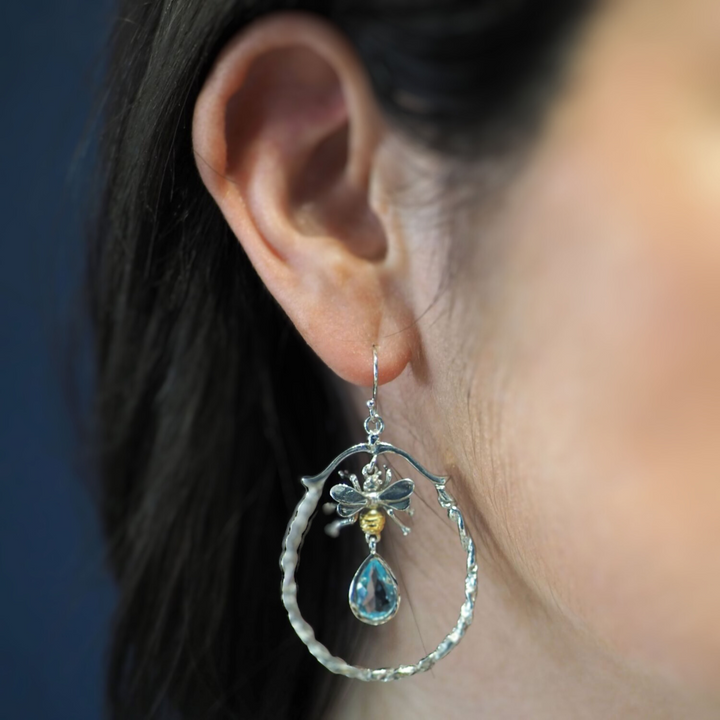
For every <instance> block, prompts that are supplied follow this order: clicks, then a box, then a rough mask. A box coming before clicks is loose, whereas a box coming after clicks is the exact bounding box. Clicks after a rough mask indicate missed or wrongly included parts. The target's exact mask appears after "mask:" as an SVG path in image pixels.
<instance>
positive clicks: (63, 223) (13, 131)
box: [0, 0, 114, 720]
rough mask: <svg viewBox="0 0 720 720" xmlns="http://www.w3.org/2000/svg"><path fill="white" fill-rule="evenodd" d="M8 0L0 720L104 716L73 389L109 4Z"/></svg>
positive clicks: (103, 610) (104, 607)
mask: <svg viewBox="0 0 720 720" xmlns="http://www.w3.org/2000/svg"><path fill="white" fill-rule="evenodd" d="M2 5H3V7H2V8H1V9H0V27H2V28H3V42H2V44H0V81H1V82H0V88H1V94H0V111H1V112H0V178H1V180H2V187H1V190H0V217H2V221H3V222H2V226H3V230H2V234H1V235H0V237H1V238H2V245H1V248H2V258H1V259H0V410H1V411H2V412H1V413H0V720H16V719H17V720H36V719H37V720H60V719H61V718H62V719H63V720H85V719H86V718H100V717H101V716H102V682H103V675H104V653H105V647H106V641H107V633H108V621H109V618H110V613H111V611H112V607H113V600H114V597H113V587H112V584H111V581H110V580H109V578H108V576H107V574H106V573H105V571H104V569H103V552H104V549H103V546H102V542H101V539H100V534H99V529H98V522H97V519H96V516H95V511H94V508H93V505H92V503H91V500H90V496H89V494H88V492H87V490H86V489H85V486H84V485H83V481H82V479H81V472H80V471H79V469H78V467H79V460H81V459H82V456H83V450H82V446H79V445H78V442H77V437H76V434H75V431H74V427H75V426H74V423H73V419H72V417H73V416H72V413H71V412H70V408H69V406H68V402H67V398H66V394H65V392H64V390H63V387H64V383H65V382H66V379H65V375H64V374H65V366H66V365H67V347H68V345H70V346H72V345H76V344H77V340H76V339H75V338H74V337H73V335H72V326H73V323H72V319H73V316H74V313H75V312H76V308H75V306H74V304H73V303H74V302H77V300H76V296H75V295H74V294H73V293H75V292H76V291H77V287H78V283H79V282H80V278H79V268H80V259H81V256H82V249H83V236H82V231H83V201H84V198H85V195H84V191H83V184H84V183H85V179H84V178H85V173H86V165H87V161H88V157H89V156H90V155H91V154H92V142H90V143H88V141H87V136H88V132H89V128H88V123H89V121H90V117H91V106H92V103H93V102H94V99H95V98H94V97H93V95H94V92H95V91H94V88H95V86H96V78H97V75H98V69H99V64H98V61H99V59H100V58H101V54H102V51H103V46H104V44H105V38H106V37H107V24H108V18H109V11H108V3H107V1H106V0H105V1H101V0H93V1H91V0H37V1H36V2H34V3H22V2H15V3H3V4H2ZM72 362H74V363H75V367H78V366H82V363H80V365H78V363H77V361H76V360H72ZM87 382H88V376H87V373H86V374H85V377H84V379H82V383H81V389H82V386H83V384H84V385H85V386H87ZM86 394H87V393H86Z"/></svg>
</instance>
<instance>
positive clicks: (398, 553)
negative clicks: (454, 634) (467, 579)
mask: <svg viewBox="0 0 720 720" xmlns="http://www.w3.org/2000/svg"><path fill="white" fill-rule="evenodd" d="M398 465H399V463H398ZM398 477H401V475H400V474H399V473H398ZM455 482H456V481H455ZM452 483H453V481H451V482H450V483H448V490H449V491H450V492H451V493H454V492H455V490H456V487H455V486H454V485H453V484H452ZM413 505H414V507H415V515H414V517H413V518H412V520H411V524H412V526H413V528H414V529H413V531H412V533H411V534H410V535H408V536H407V537H403V536H402V535H401V533H400V532H399V531H398V528H396V527H393V524H392V523H388V524H387V526H386V528H385V530H384V531H383V535H382V540H381V543H380V544H379V545H378V552H379V553H380V555H382V556H383V557H384V558H385V560H386V561H387V562H388V563H389V565H390V567H391V568H392V569H393V571H394V573H395V575H396V576H397V578H398V580H399V585H400V593H401V597H402V600H401V607H400V611H399V612H398V614H397V615H396V616H395V617H394V618H393V619H392V620H390V621H389V622H388V623H387V624H385V625H382V626H379V627H366V628H363V639H364V641H365V643H364V649H363V651H362V654H361V656H360V657H358V658H352V659H351V660H352V661H353V662H355V663H357V664H359V665H364V666H368V667H387V666H390V665H399V664H410V663H415V662H417V661H418V660H419V659H420V658H421V657H423V656H424V655H426V654H427V653H428V652H430V651H431V650H433V649H434V648H435V647H436V646H437V644H438V643H439V642H440V641H441V640H442V639H443V638H444V637H445V635H446V634H447V633H448V632H449V631H450V630H451V628H452V627H453V626H454V625H455V623H456V621H457V617H458V612H459V610H460V606H461V605H462V602H463V597H464V596H463V583H464V576H465V554H464V551H463V549H462V547H461V545H460V542H459V539H458V535H457V529H456V527H455V526H454V524H453V523H451V522H450V521H449V520H448V518H447V516H446V515H445V513H444V511H443V510H442V509H441V508H440V507H439V505H438V504H437V499H436V494H435V491H434V489H433V487H432V486H431V483H430V482H429V481H425V480H421V481H419V482H416V495H415V496H414V498H413ZM466 519H467V515H466ZM469 529H470V531H471V533H472V535H473V537H474V539H475V542H476V546H477V549H478V564H479V568H480V571H479V583H478V594H477V601H476V605H475V615H474V622H473V624H472V625H471V626H470V628H469V629H468V631H467V634H466V636H465V637H464V638H463V640H462V641H461V642H460V644H459V645H458V646H457V647H456V648H455V649H454V650H453V651H452V652H451V653H450V654H449V655H448V656H446V657H445V658H444V659H443V660H441V661H440V662H439V663H438V664H437V665H435V666H434V667H433V668H432V669H431V670H430V671H428V672H425V673H420V674H418V675H415V676H413V677H410V678H406V679H402V680H399V681H394V682H389V683H363V682H360V681H344V682H343V683H342V685H341V687H342V690H341V692H340V694H339V696H338V698H337V701H336V703H335V705H334V707H333V708H332V709H331V712H330V713H329V714H328V716H327V720H361V719H362V720H368V719H369V718H380V717H393V718H394V719H395V720H405V719H406V718H407V719H408V720H409V719H410V718H413V720H423V719H424V718H433V719H435V718H443V720H456V719H457V720H460V719H462V720H467V719H468V718H473V719H477V720H484V719H485V718H487V719H488V720H490V719H492V720H518V718H533V720H545V719H546V718H547V720H566V719H567V720H577V718H581V717H582V718H588V719H592V720H594V719H595V718H597V719H598V720H600V719H602V720H605V719H606V718H608V717H613V718H633V719H638V720H655V719H656V718H657V719H658V720H660V719H661V718H662V720H675V719H677V720H681V719H682V720H706V719H707V720H710V719H711V718H715V719H716V718H717V717H718V708H717V706H715V707H712V708H711V707H705V706H703V705H701V703H700V702H699V701H697V700H695V699H693V698H692V697H690V696H688V695H685V694H683V693H682V692H680V691H679V690H678V689H676V688H673V687H672V686H671V685H670V684H669V683H668V682H662V681H661V680H659V679H658V678H651V677H648V676H643V675H642V673H641V672H640V671H638V670H637V669H631V668H628V667H627V666H624V665H623V664H622V663H621V662H620V660H618V659H617V658H614V657H613V656H612V654H611V653H610V652H609V651H608V650H607V649H605V648H602V647H600V646H599V644H598V643H597V642H596V641H593V639H592V638H591V637H590V636H589V635H588V634H587V633H584V632H583V630H582V628H579V627H575V626H574V625H573V623H572V620H571V619H569V618H567V616H566V614H564V613H563V612H562V611H561V609H559V608H554V607H548V606H547V605H546V604H543V603H542V602H540V600H539V599H538V598H537V596H536V595H535V594H534V593H533V591H532V589H531V588H529V587H528V586H527V585H526V584H525V583H524V582H523V581H522V580H521V579H520V578H519V577H517V576H516V575H514V574H513V573H512V572H511V570H509V569H508V565H507V563H502V562H500V561H499V560H498V557H497V553H490V552H489V551H488V549H487V548H488V543H486V542H484V541H485V540H486V538H485V537H484V536H483V532H482V529H480V528H473V527H469ZM354 530H355V528H351V529H346V530H344V532H351V531H354Z"/></svg>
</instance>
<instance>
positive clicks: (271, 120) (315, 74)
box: [193, 13, 417, 385]
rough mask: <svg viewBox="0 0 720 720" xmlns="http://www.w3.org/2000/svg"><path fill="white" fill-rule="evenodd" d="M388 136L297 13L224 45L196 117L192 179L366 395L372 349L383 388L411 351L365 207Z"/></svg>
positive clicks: (344, 60) (396, 276) (364, 87)
mask: <svg viewBox="0 0 720 720" xmlns="http://www.w3.org/2000/svg"><path fill="white" fill-rule="evenodd" d="M385 136H386V129H385V126H384V123H383V120H382V117H381V113H380V111H379V108H378V107H377V104H376V101H375V99H374V97H373V94H372V91H371V88H370V86H369V83H368V80H367V77H366V75H365V72H364V70H363V68H362V67H361V65H360V63H359V61H358V59H357V57H356V55H355V53H354V52H353V49H352V48H351V47H350V46H349V44H348V43H347V41H345V40H344V39H343V37H342V36H341V35H340V34H339V33H338V32H337V31H336V30H335V29H334V28H332V27H331V26H330V25H328V24H326V23H325V22H323V21H321V20H320V19H316V18H314V17H312V16H309V15H302V14H299V13H298V14H296V13H283V14H279V15H273V16H272V17H270V18H265V19H262V20H260V21H257V22H255V23H253V24H252V25H251V26H250V27H248V28H247V29H245V30H244V31H242V32H240V33H239V34H238V35H237V36H235V37H234V38H233V39H232V40H231V41H230V42H229V43H228V45H227V46H226V47H225V49H224V50H223V52H222V53H221V55H220V56H219V58H218V60H217V62H216V63H215V65H214V67H213V69H212V70H211V72H210V74H209V76H208V78H207V80H206V82H205V85H204V87H203V89H202V91H201V93H200V95H199V97H198V100H197V104H196V107H195V113H194V118H193V146H194V151H195V157H196V162H197V166H198V169H199V171H200V175H201V177H202V179H203V182H204V183H205V185H206V187H207V188H208V190H209V191H210V193H211V195H212V196H213V198H214V199H215V201H216V202H217V204H218V206H219V208H220V210H221V211H222V213H223V215H224V216H225V218H226V220H227V222H228V223H229V225H230V227H231V229H232V230H233V232H234V233H235V235H236V236H237V238H238V240H239V242H240V243H241V244H242V246H243V248H244V250H245V252H246V253H247V255H248V257H249V258H250V261H251V262H252V264H253V266H254V267H255V269H256V270H257V272H258V273H259V275H260V277H261V278H262V280H263V281H264V283H265V284H266V286H267V288H268V289H269V290H270V292H271V293H272V294H273V295H274V297H275V298H276V299H277V300H278V302H279V303H280V305H281V306H282V307H283V309H284V310H285V312H286V313H287V314H288V316H289V317H290V319H291V320H292V322H293V323H294V324H295V326H296V327H297V329H298V330H299V332H300V333H301V334H302V336H303V337H304V338H305V340H306V341H307V342H308V343H309V344H310V346H311V347H312V348H313V349H314V350H315V352H316V353H317V354H318V355H319V356H320V357H321V358H322V360H323V361H324V362H325V363H326V364H327V365H328V366H329V367H330V368H332V370H334V371H335V372H336V373H337V374H338V375H339V376H340V377H342V378H343V379H345V380H347V381H349V382H351V383H355V384H358V385H370V384H371V383H372V345H373V344H376V345H377V346H378V357H379V382H381V383H382V382H388V381H390V380H392V379H393V378H394V377H396V376H397V375H399V374H400V373H401V372H402V370H403V368H404V367H405V366H406V365H407V363H408V362H409V360H410V357H411V355H412V353H413V350H414V347H413V345H414V344H415V342H416V338H417V334H416V332H415V330H414V325H413V319H414V318H413V315H412V312H411V309H410V307H409V305H408V303H407V302H406V300H405V293H404V287H406V284H405V283H406V279H405V277H404V275H403V273H404V271H405V266H404V263H403V262H402V258H403V257H404V252H403V249H402V248H401V247H398V243H400V242H401V238H400V237H395V236H393V235H392V233H391V232H389V231H388V228H386V227H385V226H384V224H383V221H382V219H381V217H380V216H379V215H378V214H377V213H376V211H375V210H374V208H373V205H372V197H371V188H373V186H376V185H377V183H376V180H377V174H378V161H377V157H378V149H379V147H380V144H381V142H382V140H383V138H384V137H385ZM374 194H375V193H374ZM386 224H388V225H389V223H386Z"/></svg>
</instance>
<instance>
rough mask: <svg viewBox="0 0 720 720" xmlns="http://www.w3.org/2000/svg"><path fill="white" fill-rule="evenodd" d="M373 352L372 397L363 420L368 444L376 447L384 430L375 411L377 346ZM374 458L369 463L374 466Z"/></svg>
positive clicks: (382, 423)
mask: <svg viewBox="0 0 720 720" xmlns="http://www.w3.org/2000/svg"><path fill="white" fill-rule="evenodd" d="M372 352H373V386H372V397H371V398H370V400H368V401H367V407H368V416H367V418H365V432H366V433H367V435H368V444H369V445H373V446H374V445H376V444H377V441H378V440H379V439H380V435H381V433H382V431H383V430H384V429H385V423H384V422H383V419H382V418H381V417H380V415H379V414H378V411H377V391H378V353H377V345H373V346H372ZM375 460H376V456H375V455H373V459H372V460H371V461H370V462H371V463H372V464H373V465H374V464H375Z"/></svg>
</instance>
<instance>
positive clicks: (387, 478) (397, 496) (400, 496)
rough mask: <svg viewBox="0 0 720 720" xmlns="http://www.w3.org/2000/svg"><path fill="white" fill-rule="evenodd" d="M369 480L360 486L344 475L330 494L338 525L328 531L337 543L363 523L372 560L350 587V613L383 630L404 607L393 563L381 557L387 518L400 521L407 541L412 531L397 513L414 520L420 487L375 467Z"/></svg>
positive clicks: (372, 464)
mask: <svg viewBox="0 0 720 720" xmlns="http://www.w3.org/2000/svg"><path fill="white" fill-rule="evenodd" d="M362 472H363V476H364V477H365V480H364V482H363V484H362V486H361V485H360V482H359V480H358V479H357V476H356V475H354V474H353V473H350V472H348V471H347V470H339V471H338V475H339V476H340V477H341V478H342V479H343V480H344V481H345V482H341V483H338V484H337V485H334V486H333V487H332V488H330V497H331V498H332V499H333V500H334V501H335V502H334V503H326V504H325V507H324V509H325V511H326V512H333V511H335V512H337V514H338V515H339V516H340V519H339V520H335V521H334V522H332V523H330V524H329V525H328V526H326V528H325V532H327V534H328V535H330V536H331V537H337V536H338V534H339V532H340V528H342V527H345V526H347V525H352V524H354V523H356V522H357V521H358V518H359V519H360V528H361V529H362V531H363V532H364V533H365V539H366V540H367V543H368V546H369V548H370V555H368V557H367V558H366V559H365V560H364V561H363V562H362V564H361V565H360V567H359V568H358V570H357V572H356V573H355V577H354V578H353V580H352V582H351V583H350V592H349V601H350V609H351V610H352V611H353V614H354V615H355V617H357V618H358V619H359V620H362V622H364V623H367V624H368V625H382V624H383V623H386V622H387V621H388V620H390V619H391V618H392V617H394V616H395V614H396V613H397V611H398V608H399V607H400V594H399V592H398V584H397V579H396V578H395V575H394V573H393V571H392V570H391V569H390V566H389V565H388V564H387V562H386V561H385V560H384V559H383V558H382V557H380V555H378V552H377V544H378V542H380V534H381V533H382V531H383V528H384V527H385V515H384V514H383V512H384V513H386V514H387V516H388V517H389V518H390V519H392V520H394V521H395V523H397V525H398V526H399V527H400V530H401V531H402V534H403V535H407V534H408V533H409V532H410V528H409V527H407V526H406V525H403V523H402V522H400V520H398V518H397V516H396V515H395V513H396V512H406V513H407V514H408V515H412V514H413V510H412V508H411V507H410V496H411V495H412V494H413V492H414V491H415V483H414V482H413V481H412V480H410V478H403V479H402V480H393V475H392V470H391V469H390V468H389V467H385V468H384V469H383V470H380V469H379V468H378V467H377V464H376V462H373V461H371V462H370V463H368V464H367V465H366V466H365V467H364V468H363V471H362Z"/></svg>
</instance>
